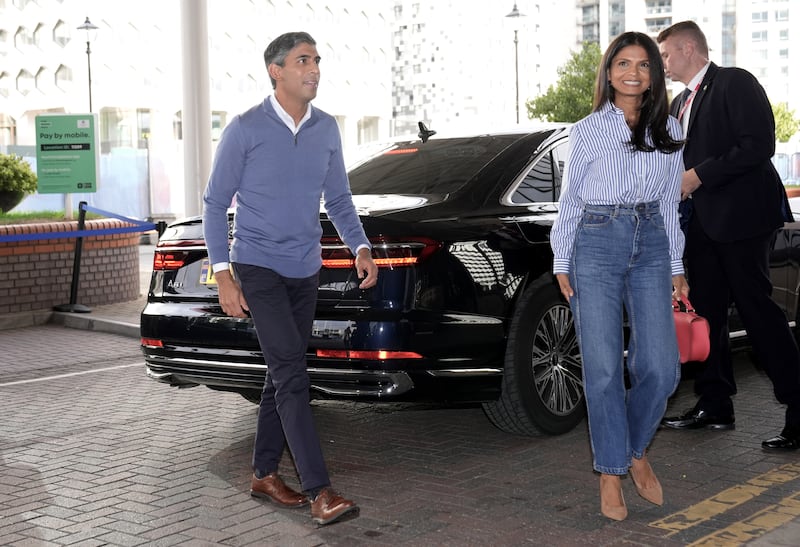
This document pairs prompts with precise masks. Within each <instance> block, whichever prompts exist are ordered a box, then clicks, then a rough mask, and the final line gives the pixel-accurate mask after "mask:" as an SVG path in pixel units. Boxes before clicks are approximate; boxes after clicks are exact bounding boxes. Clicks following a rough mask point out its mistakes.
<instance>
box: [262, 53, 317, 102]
mask: <svg viewBox="0 0 800 547" xmlns="http://www.w3.org/2000/svg"><path fill="white" fill-rule="evenodd" d="M319 61H320V57H319V54H318V53H317V48H316V47H315V46H312V45H311V44H306V43H302V44H299V45H298V46H297V47H295V48H294V49H292V50H291V51H290V52H289V55H287V56H286V61H285V62H284V63H283V66H278V65H276V64H272V65H270V69H272V70H273V72H271V74H272V77H273V78H275V82H276V84H275V86H276V87H275V89H276V91H278V92H280V93H282V94H283V95H284V96H286V98H290V99H295V100H299V101H302V102H306V103H308V102H311V100H313V99H314V98H315V97H316V96H317V88H318V87H319Z"/></svg>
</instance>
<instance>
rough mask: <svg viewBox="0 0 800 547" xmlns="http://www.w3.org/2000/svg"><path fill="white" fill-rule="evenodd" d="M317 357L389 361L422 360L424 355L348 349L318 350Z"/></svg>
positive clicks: (409, 352) (407, 352) (408, 352)
mask: <svg viewBox="0 0 800 547" xmlns="http://www.w3.org/2000/svg"><path fill="white" fill-rule="evenodd" d="M317 357H327V358H331V359H361V360H370V361H387V360H389V359H422V355H420V354H419V353H416V352H413V351H389V350H373V351H359V350H347V349H318V350H317Z"/></svg>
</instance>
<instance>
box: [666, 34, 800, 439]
mask: <svg viewBox="0 0 800 547" xmlns="http://www.w3.org/2000/svg"><path fill="white" fill-rule="evenodd" d="M657 41H658V43H659V48H660V50H661V57H662V58H663V60H664V68H665V71H666V73H667V76H668V77H669V78H671V79H672V80H674V81H679V82H682V83H684V84H686V91H685V92H684V93H683V94H682V95H681V96H679V97H677V98H676V99H675V100H674V101H673V104H672V113H673V114H674V115H676V116H678V118H679V120H680V121H681V123H682V124H683V127H684V135H685V138H686V145H685V148H684V154H683V159H684V167H685V169H686V171H685V172H684V175H683V181H682V184H681V198H682V199H683V200H684V202H683V203H682V208H681V209H682V214H686V215H687V218H686V224H685V230H686V250H685V260H686V266H687V274H688V277H689V280H690V282H691V286H692V304H693V305H694V306H695V309H696V310H697V312H698V313H699V314H700V315H702V316H704V317H706V318H707V319H708V321H709V324H710V326H711V353H710V355H709V357H708V360H707V361H706V363H705V365H704V368H703V370H702V372H700V373H699V376H698V377H697V378H696V380H695V392H696V393H697V395H699V400H698V401H697V404H696V405H695V407H694V408H693V409H691V410H689V411H687V412H686V413H685V414H683V415H681V416H676V417H666V418H664V419H663V421H662V425H663V426H665V427H669V428H673V429H697V428H708V429H714V430H726V429H733V428H734V421H735V418H734V412H733V402H732V400H731V396H732V395H734V394H735V393H736V382H735V380H734V375H733V365H732V360H731V353H730V346H729V337H728V335H729V333H728V306H729V304H730V302H731V301H733V302H734V303H735V305H736V309H737V311H738V313H739V315H740V316H741V318H742V321H743V323H744V327H745V329H746V330H747V334H748V337H749V339H750V341H751V342H752V346H753V350H754V351H755V354H756V357H757V359H758V361H759V363H760V364H761V366H762V367H763V368H764V370H765V371H766V373H767V375H768V376H769V378H770V380H771V381H772V385H773V388H774V392H775V396H776V397H777V399H778V401H780V402H781V403H783V404H785V405H787V408H786V422H785V427H784V429H783V431H782V432H781V433H780V434H779V435H777V436H775V437H773V438H771V439H768V440H766V441H764V442H763V443H761V445H762V447H763V448H765V449H769V450H796V449H798V448H800V354H799V353H798V348H797V343H796V342H795V340H794V336H793V335H792V332H791V330H790V328H789V326H788V324H787V322H786V317H785V316H784V314H783V311H781V309H780V308H779V307H778V305H777V304H775V302H774V301H773V300H772V299H771V297H770V294H771V292H772V284H771V283H770V279H769V251H770V248H771V245H772V241H773V239H774V237H775V232H776V230H777V229H778V228H780V227H781V226H782V225H783V223H784V221H786V220H791V213H790V212H789V209H788V203H787V201H786V192H785V191H784V189H783V184H782V183H781V180H780V177H779V176H778V173H777V172H776V170H775V168H774V167H773V165H772V161H771V158H772V156H773V155H774V153H775V120H774V117H773V114H772V108H771V106H770V103H769V100H768V99H767V95H766V93H765V91H764V89H763V87H762V86H761V85H760V84H759V83H758V81H757V80H756V78H755V77H754V76H753V75H752V74H750V73H749V72H747V71H745V70H742V69H739V68H721V67H719V66H717V65H716V64H714V63H712V62H709V60H708V44H707V42H706V38H705V35H704V34H703V32H702V31H701V30H700V28H699V27H698V26H697V24H696V23H694V22H692V21H684V22H680V23H676V24H674V25H672V26H670V27H669V28H667V29H665V30H663V31H661V33H660V34H659V35H658V38H657Z"/></svg>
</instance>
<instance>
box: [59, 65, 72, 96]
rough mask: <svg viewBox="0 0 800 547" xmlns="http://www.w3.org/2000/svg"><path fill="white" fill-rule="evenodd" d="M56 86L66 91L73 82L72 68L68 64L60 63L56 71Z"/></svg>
mask: <svg viewBox="0 0 800 547" xmlns="http://www.w3.org/2000/svg"><path fill="white" fill-rule="evenodd" d="M55 82H56V87H57V88H59V89H60V90H62V91H65V90H66V89H67V88H68V86H70V85H71V84H72V69H71V68H69V67H68V66H66V65H58V68H57V69H56V73H55Z"/></svg>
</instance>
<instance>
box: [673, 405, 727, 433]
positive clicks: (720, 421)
mask: <svg viewBox="0 0 800 547" xmlns="http://www.w3.org/2000/svg"><path fill="white" fill-rule="evenodd" d="M735 421H736V418H734V416H733V413H730V414H720V415H713V414H709V413H708V412H706V411H705V410H702V409H697V408H693V409H692V410H689V411H688V412H686V413H685V414H682V415H680V416H673V417H671V418H670V417H667V418H664V419H663V420H661V425H663V426H664V427H668V428H670V429H716V430H727V429H734V428H735V427H736V425H735V424H734V422H735Z"/></svg>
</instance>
